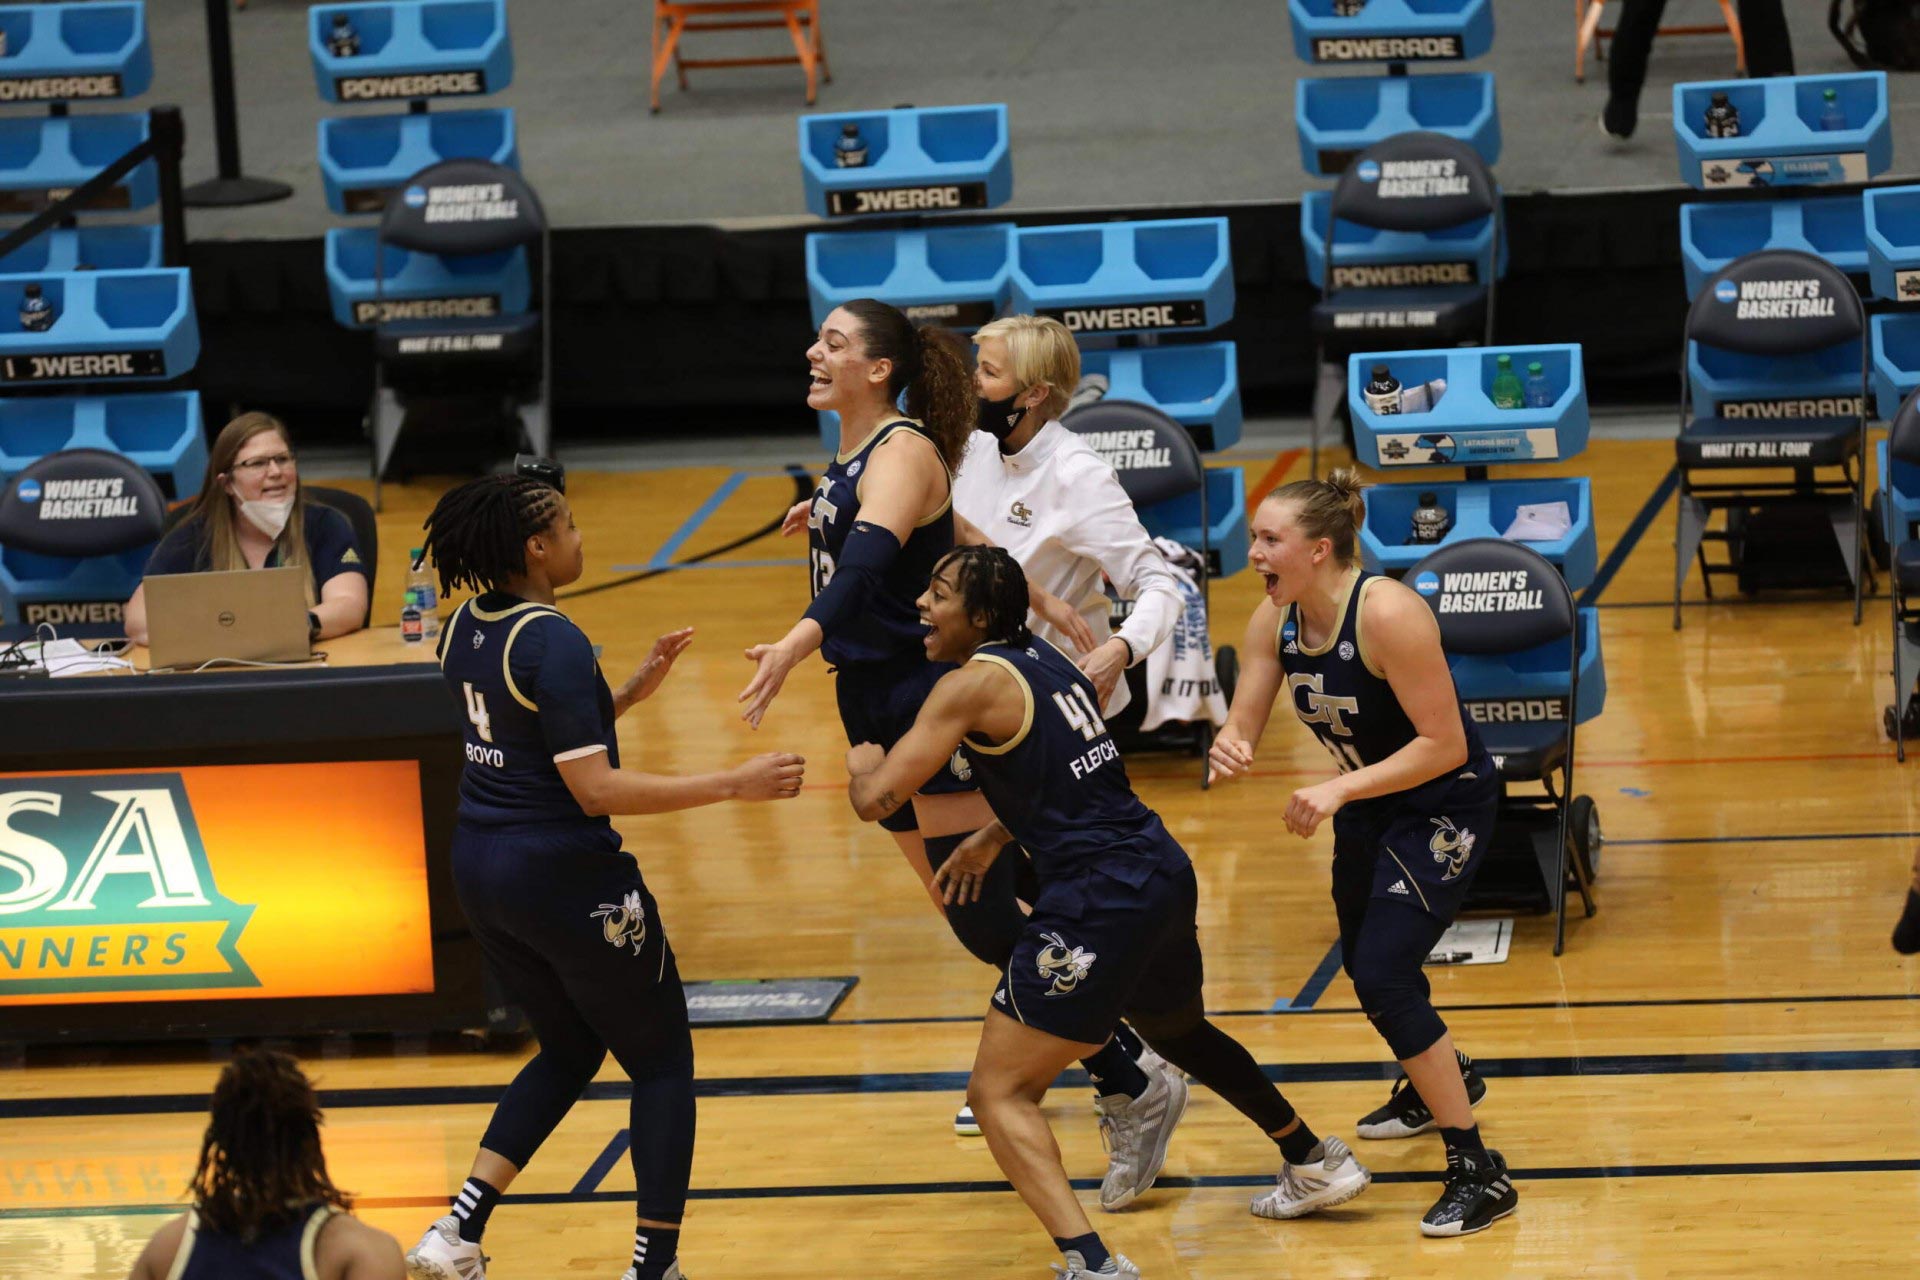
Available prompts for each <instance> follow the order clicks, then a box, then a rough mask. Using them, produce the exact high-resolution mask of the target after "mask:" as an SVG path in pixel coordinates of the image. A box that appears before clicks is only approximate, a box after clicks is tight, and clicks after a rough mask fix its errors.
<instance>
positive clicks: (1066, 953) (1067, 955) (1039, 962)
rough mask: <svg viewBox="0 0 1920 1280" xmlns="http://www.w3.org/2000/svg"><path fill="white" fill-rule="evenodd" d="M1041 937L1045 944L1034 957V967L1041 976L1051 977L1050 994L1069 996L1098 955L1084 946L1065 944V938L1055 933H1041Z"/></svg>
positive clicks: (1048, 989)
mask: <svg viewBox="0 0 1920 1280" xmlns="http://www.w3.org/2000/svg"><path fill="white" fill-rule="evenodd" d="M1040 937H1041V939H1042V940H1044V941H1045V942H1046V944H1047V945H1046V946H1044V947H1042V948H1040V954H1039V955H1038V956H1036V957H1034V967H1035V968H1036V969H1038V970H1039V974H1040V976H1041V977H1042V978H1052V979H1053V983H1052V985H1051V986H1049V987H1048V988H1047V994H1048V995H1050V996H1070V995H1072V994H1073V992H1074V989H1075V988H1076V987H1078V986H1079V985H1080V979H1082V978H1084V977H1086V976H1087V971H1088V970H1089V969H1092V968H1093V962H1094V961H1095V960H1097V959H1099V957H1098V956H1097V955H1096V954H1095V953H1094V952H1091V951H1088V950H1087V949H1086V948H1084V947H1073V946H1068V945H1067V940H1066V939H1065V938H1063V937H1061V936H1060V935H1059V934H1057V933H1043V934H1041V935H1040Z"/></svg>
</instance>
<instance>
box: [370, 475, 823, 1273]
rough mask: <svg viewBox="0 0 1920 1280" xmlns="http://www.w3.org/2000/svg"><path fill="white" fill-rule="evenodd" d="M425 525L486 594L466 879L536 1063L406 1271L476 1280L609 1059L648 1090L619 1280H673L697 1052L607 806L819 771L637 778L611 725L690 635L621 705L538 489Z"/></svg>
mask: <svg viewBox="0 0 1920 1280" xmlns="http://www.w3.org/2000/svg"><path fill="white" fill-rule="evenodd" d="M426 528H427V537H426V546H427V550H428V552H429V554H431V555H432V557H433V560H434V563H435V564H436V565H437V566H438V567H439V572H440V583H441V589H442V590H443V591H446V592H449V593H450V592H452V591H453V589H454V588H456V587H468V588H471V589H472V590H473V591H475V592H478V593H479V594H477V595H475V596H474V598H473V599H471V600H468V601H466V602H465V603H463V604H462V605H461V606H460V607H459V608H458V609H456V610H454V613H453V617H452V618H451V619H449V620H448V622H447V625H446V626H445V627H444V628H443V629H442V632H441V637H440V665H441V668H442V669H443V670H444V672H445V674H446V678H447V683H448V685H449V686H451V687H452V689H453V691H454V693H455V695H456V697H458V699H459V701H460V706H461V709H462V712H463V714H464V715H465V717H466V721H467V724H466V740H467V765H466V772H465V773H464V774H463V775H462V777H461V780H460V820H459V825H458V826H457V827H456V828H455V830H454V837H453V876H454V887H455V889H456V890H457V891H458V892H459V895H460V905H461V906H462V907H463V908H464V909H465V910H466V914H467V920H468V921H469V923H470V924H471V925H472V927H473V931H474V934H475V936H476V937H477V938H478V939H479V942H480V947H481V950H482V951H484V952H485V953H486V957H487V960H488V962H489V964H491V965H492V967H493V971H494V975H495V976H496V977H497V978H498V979H499V980H500V983H501V985H502V986H504V987H505V988H506V990H507V993H508V994H509V995H510V996H512V997H513V999H514V1001H515V1003H517V1004H518V1005H519V1006H520V1007H521V1008H522V1009H524V1010H525V1011H526V1013H527V1016H528V1018H529V1019H531V1020H532V1022H533V1028H534V1031H535V1033H536V1034H537V1035H538V1036H539V1038H540V1052H539V1053H538V1054H536V1055H535V1056H534V1057H533V1059H532V1060H531V1061H529V1062H528V1063H527V1065H526V1066H525V1067H523V1068H521V1071H520V1074H519V1075H517V1076H515V1077H514V1079H513V1083H512V1084H510V1085H509V1086H508V1087H507V1092H506V1096H505V1097H504V1098H502V1099H501V1100H500V1105H499V1106H498V1107H497V1108H495V1110H494V1113H493V1120H492V1122H491V1123H490V1124H489V1125H488V1126H487V1132H486V1135H485V1136H484V1137H483V1138H482V1139H481V1140H480V1152H479V1155H478V1156H477V1157H476V1158H475V1159H474V1162H473V1170H472V1172H471V1173H470V1174H469V1175H468V1176H467V1181H466V1185H465V1186H463V1187H462V1188H461V1190H460V1195H459V1198H458V1200H457V1201H456V1202H455V1204H454V1208H453V1212H452V1213H451V1214H450V1215H448V1216H447V1217H444V1218H441V1219H440V1220H439V1221H438V1222H435V1223H434V1224H433V1225H432V1226H431V1227H429V1228H428V1229H427V1232H426V1234H425V1235H423V1236H422V1237H421V1239H420V1243H419V1244H417V1245H415V1246H414V1248H413V1250H412V1251H411V1252H410V1253H409V1254H408V1255H407V1263H408V1266H409V1267H410V1268H411V1270H412V1272H413V1274H414V1276H415V1277H418V1278H420V1280H483V1277H484V1263H485V1259H484V1258H482V1256H481V1253H480V1237H481V1233H482V1232H483V1231H484V1230H485V1229H486V1224H487V1218H488V1217H489V1215H491V1214H492V1212H493V1208H494V1206H495V1205H496V1204H497V1203H498V1202H499V1200H500V1196H501V1193H502V1192H504V1191H505V1190H506V1189H507V1187H508V1185H509V1184H510V1183H512V1181H513V1179H514V1177H515V1176H516V1175H517V1174H518V1173H519V1172H520V1170H521V1169H523V1168H525V1167H526V1164H527V1161H528V1160H530V1159H531V1158H532V1157H533V1153H534V1152H535V1151H537V1150H539V1148H540V1144H541V1143H542V1142H544V1141H545V1140H546V1137H547V1135H548V1134H549V1133H552V1132H553V1128H554V1126H555V1125H557V1124H559V1123H560V1119H561V1117H562V1116H564V1115H566V1114H567V1111H568V1109H569V1108H571V1107H572V1106H573V1104H574V1102H575V1101H576V1100H577V1099H578V1098H579V1097H580V1094H581V1092H582V1091H583V1090H584V1089H585V1088H586V1087H587V1084H588V1083H589V1082H590V1081H591V1080H592V1079H593V1075H594V1072H596V1071H598V1070H599V1068H600V1064H601V1062H602V1061H603V1060H604V1059H605V1057H606V1054H607V1051H608V1050H609V1049H611V1050H612V1051H613V1056H614V1058H615V1059H616V1060H618V1062H619V1063H620V1066H621V1068H622V1069H623V1070H625V1071H626V1073H627V1076H628V1078H629V1079H631V1080H632V1081H633V1098H632V1104H631V1118H630V1120H629V1132H630V1133H631V1134H632V1135H633V1146H632V1153H631V1154H632V1160H633V1172H634V1178H635V1181H636V1182H637V1184H638V1192H637V1198H636V1207H637V1220H638V1221H637V1226H636V1228H635V1234H634V1248H633V1265H632V1267H631V1268H630V1269H629V1270H628V1271H627V1273H626V1276H625V1280H677V1278H678V1277H679V1276H680V1267H679V1263H678V1262H677V1261H676V1252H677V1250H678V1247H679V1240H680V1217H681V1213H682V1211H683V1210H684V1209H685V1207H686V1200H687V1172H688V1169H689V1167H690V1165H691V1164H692V1161H693V1127H694V1121H693V1105H694V1104H693V1041H692V1037H691V1036H690V1034H689V1032H688V1029H687V1002H686V997H685V995H684V994H683V993H682V992H681V988H680V973H679V970H678V969H677V968H676V967H675V965H674V958H673V948H672V947H670V946H668V945H667V937H666V933H665V932H664V931H663V929H662V927H661V923H660V917H659V911H658V908H657V907H656V905H655V903H654V900H653V895H652V894H651V893H650V892H648V890H647V885H646V882H645V881H644V880H643V879H641V876H640V868H639V866H638V865H637V864H636V863H635V862H634V859H633V855H631V854H629V853H626V852H624V851H622V849H621V847H620V833H619V832H617V831H615V830H614V829H613V824H612V822H611V821H610V820H609V818H608V815H610V814H638V813H667V812H670V811H673V810H677V809H691V808H694V807H696V806H699V805H707V804H714V803H716V802H718V801H721V800H775V799H788V798H791V797H793V796H795V795H797V794H799V791H800V784H801V774H802V769H803V766H804V764H805V761H803V760H802V759H801V758H800V757H799V756H796V755H784V754H780V753H773V754H768V755H763V756H757V757H755V758H754V759H752V760H749V761H747V762H746V763H745V764H742V765H740V766H738V767H737V768H733V769H729V770H727V771H725V772H723V773H714V774H707V775H704V776H701V777H666V776H661V775H658V774H647V773H638V772H634V771H632V770H628V769H622V768H621V767H620V748H619V745H618V743H617V742H616V740H615V735H614V724H613V722H614V720H615V718H617V717H618V716H619V715H621V714H622V713H623V712H625V711H626V710H627V709H628V708H629V707H631V706H632V705H633V704H634V703H636V702H639V701H642V700H643V699H645V698H647V697H649V696H650V695H651V694H652V693H653V692H654V690H656V689H658V688H659V687H660V682H661V681H662V680H664V679H666V676H667V673H668V671H669V670H671V669H672V667H673V662H674V659H675V658H677V657H678V656H679V655H680V653H681V652H682V651H683V650H684V649H685V648H686V646H687V645H688V644H689V643H690V642H691V640H692V633H691V632H690V631H676V632H674V633H673V634H671V635H667V636H663V637H661V638H660V640H659V642H658V643H656V644H655V645H654V647H653V652H652V654H651V656H649V658H648V659H647V662H646V663H645V664H644V665H642V666H641V668H640V670H639V671H638V672H636V673H635V675H634V678H633V679H632V680H630V681H628V682H627V683H626V684H624V685H622V686H621V688H620V690H619V692H618V693H617V694H616V693H615V692H613V691H612V690H610V689H609V688H608V687H607V682H606V681H605V680H604V679H603V678H602V677H601V675H600V668H599V666H598V664H597V663H596V662H595V660H594V656H593V647H592V645H591V644H589V643H588V641H587V637H586V634H585V633H584V632H582V631H581V630H580V628H579V627H577V626H575V625H574V624H573V623H572V622H570V621H568V620H567V617H566V615H565V614H563V613H561V612H560V611H559V610H558V609H556V608H555V607H554V593H555V592H556V591H557V590H558V589H559V588H561V587H564V586H566V585H567V584H568V583H571V582H574V581H576V580H577V579H578V578H579V577H580V574H581V572H582V570H583V569H584V567H585V559H584V556H583V554H582V549H581V541H580V531H579V530H578V529H577V528H576V527H575V526H574V523H573V513H572V511H571V510H570V509H569V508H568V506H567V500H566V499H565V498H564V497H562V496H561V494H560V492H559V491H558V490H556V489H554V488H551V487H550V486H548V485H547V484H546V483H545V482H544V481H540V480H534V479H528V478H524V477H520V476H485V477H482V478H481V479H478V480H473V481H469V482H468V483H466V484H463V485H461V486H460V487H459V488H457V489H454V490H453V491H451V492H450V493H448V494H447V495H446V496H444V497H442V498H441V499H440V502H439V505H437V506H435V507H434V509H433V514H432V515H430V516H428V517H427V524H426Z"/></svg>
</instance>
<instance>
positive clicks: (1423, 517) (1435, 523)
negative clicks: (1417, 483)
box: [1407, 493, 1453, 545]
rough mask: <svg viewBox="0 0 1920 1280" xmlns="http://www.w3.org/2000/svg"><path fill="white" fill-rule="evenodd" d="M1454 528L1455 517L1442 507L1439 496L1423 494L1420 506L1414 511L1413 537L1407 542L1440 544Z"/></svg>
mask: <svg viewBox="0 0 1920 1280" xmlns="http://www.w3.org/2000/svg"><path fill="white" fill-rule="evenodd" d="M1452 527H1453V517H1452V516H1451V515H1449V514H1448V513H1447V509H1446V508H1445V507H1443V506H1441V505H1440V499H1439V497H1438V495H1436V494H1431V493H1423V494H1421V495H1420V505H1419V506H1417V507H1415V508H1414V510H1413V536H1411V537H1410V538H1408V539H1407V541H1408V542H1409V543H1419V544H1421V545H1428V544H1432V543H1435V542H1439V541H1440V540H1441V539H1442V538H1445V537H1446V536H1447V530H1449V529H1451V528H1452Z"/></svg>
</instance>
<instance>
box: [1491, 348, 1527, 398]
mask: <svg viewBox="0 0 1920 1280" xmlns="http://www.w3.org/2000/svg"><path fill="white" fill-rule="evenodd" d="M1495 365H1496V372H1495V373H1494V375H1493V389H1492V391H1491V392H1490V393H1489V394H1490V395H1492V397H1493V407H1494V408H1496V409H1518V408H1520V407H1521V406H1522V405H1524V404H1526V402H1527V397H1526V393H1525V392H1524V391H1522V390H1521V389H1520V377H1519V375H1518V374H1516V373H1514V371H1513V357H1512V356H1501V357H1500V358H1499V360H1498V361H1496V362H1495Z"/></svg>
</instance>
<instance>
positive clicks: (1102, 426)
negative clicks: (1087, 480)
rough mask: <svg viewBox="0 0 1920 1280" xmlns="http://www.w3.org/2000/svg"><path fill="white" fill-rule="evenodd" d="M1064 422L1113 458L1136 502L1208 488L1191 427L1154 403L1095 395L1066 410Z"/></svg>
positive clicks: (1162, 499)
mask: <svg viewBox="0 0 1920 1280" xmlns="http://www.w3.org/2000/svg"><path fill="white" fill-rule="evenodd" d="M1060 425H1061V426H1063V427H1065V428H1067V430H1069V431H1071V432H1073V433H1074V434H1075V435H1077V436H1080V437H1081V438H1083V439H1084V440H1086V442H1087V443H1088V444H1090V445H1092V446H1093V449H1094V451H1095V452H1096V453H1098V454H1100V456H1101V457H1103V458H1105V459H1106V460H1107V461H1108V462H1110V463H1112V464H1113V473H1114V475H1115V476H1117V477H1118V478H1119V480H1120V487H1121V488H1122V489H1125V490H1126V491H1127V497H1128V498H1130V499H1132V500H1133V505H1134V506H1135V507H1150V506H1153V505H1154V504H1155V503H1159V502H1165V501H1166V500H1167V499H1169V498H1177V497H1179V496H1181V495H1182V494H1187V493H1192V492H1193V491H1194V490H1195V489H1198V490H1200V491H1201V493H1202V494H1204V493H1205V492H1206V482H1207V475H1206V468H1205V466H1204V465H1203V464H1202V462H1201V460H1200V448H1199V446H1198V445H1196V444H1194V442H1193V437H1192V436H1190V435H1188V434H1187V429H1186V428H1185V427H1183V426H1181V425H1180V424H1179V423H1177V422H1175V421H1174V420H1173V419H1172V418H1169V417H1168V416H1167V415H1166V414H1164V413H1162V412H1160V410H1158V409H1156V408H1154V407H1153V406H1152V405H1148V404H1141V403H1139V402H1138V401H1135V400H1113V399H1107V400H1097V401H1095V402H1094V403H1092V404H1089V405H1082V406H1081V407H1079V408H1078V409H1073V410H1070V411H1068V412H1067V413H1066V414H1065V415H1064V416H1063V417H1062V418H1061V419H1060Z"/></svg>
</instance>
